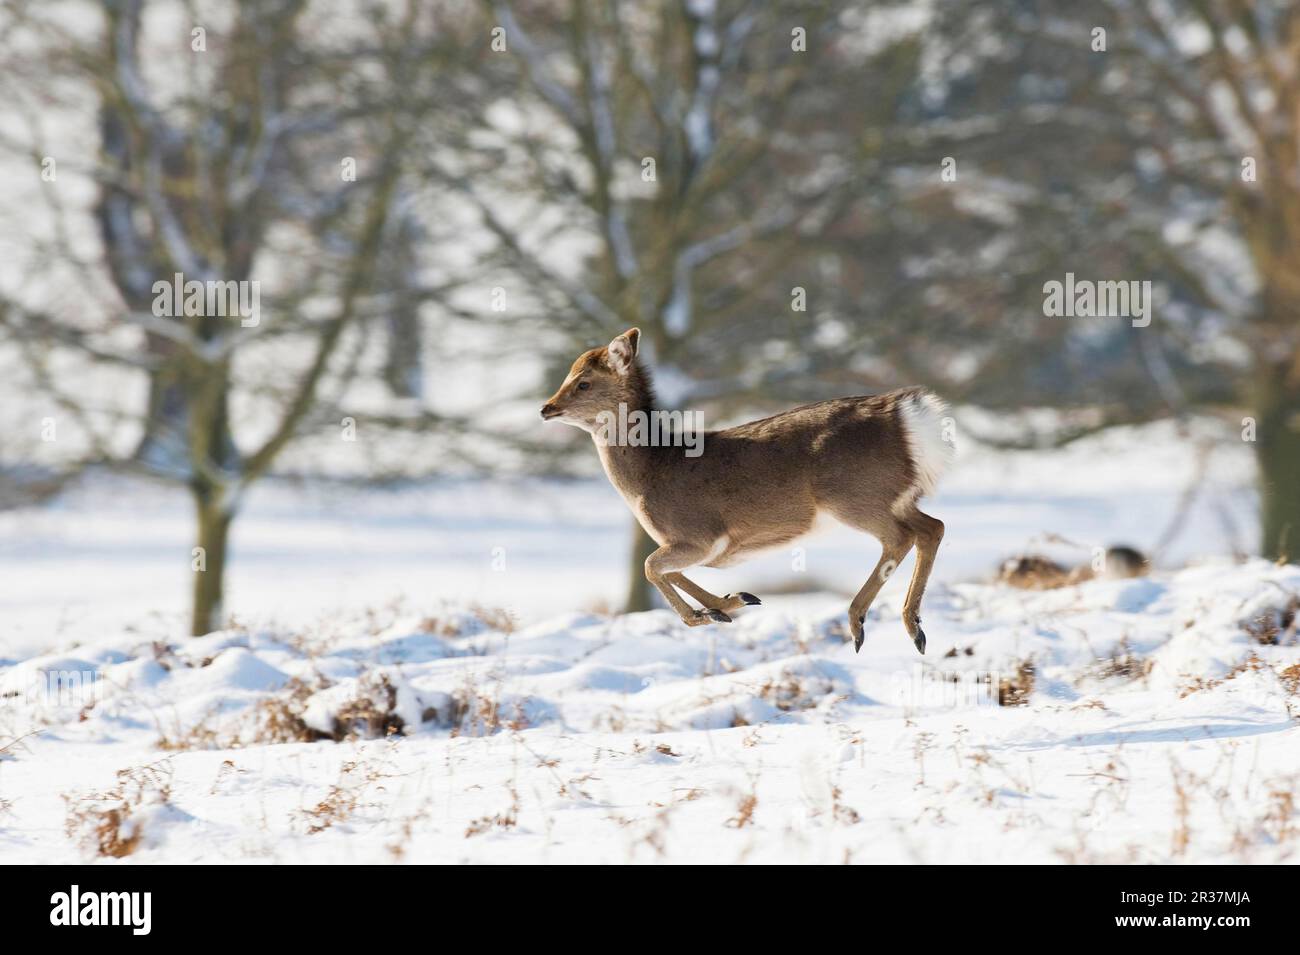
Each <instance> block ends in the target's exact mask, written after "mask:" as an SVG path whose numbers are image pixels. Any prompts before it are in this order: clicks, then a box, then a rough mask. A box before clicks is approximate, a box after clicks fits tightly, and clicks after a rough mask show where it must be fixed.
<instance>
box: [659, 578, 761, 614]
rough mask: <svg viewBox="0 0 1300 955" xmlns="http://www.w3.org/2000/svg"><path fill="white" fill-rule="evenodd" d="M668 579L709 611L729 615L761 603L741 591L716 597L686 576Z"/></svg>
mask: <svg viewBox="0 0 1300 955" xmlns="http://www.w3.org/2000/svg"><path fill="white" fill-rule="evenodd" d="M668 579H669V581H670V582H671V583H672V584H673V586H674V587H678V588H680V589H681V590H684V591H686V593H687V594H688V595H689V596H691V597H693V598H695V599H696V600H698V601H699V602H700V603H701V604H703V605H704V606H705V607H707V608H709V609H710V610H721V611H722V612H723V613H727V614H730V613H735V612H736V611H737V610H739V609H740V608H741V607H753V606H756V605H757V604H761V603H762V602H763V601H761V600H759V599H758V598H757V597H755V596H754V595H753V594H751V593H746V592H745V591H743V590H742V591H740V592H738V593H734V594H726V595H724V596H722V597H719V596H716V595H715V594H711V593H709V592H708V591H707V590H705V589H704V588H703V587H701V586H700V585H699V584H697V583H695V582H694V581H692V580H688V579H687V578H686V575H685V574H681V573H673V574H669V575H668Z"/></svg>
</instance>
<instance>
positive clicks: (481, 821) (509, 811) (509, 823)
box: [465, 785, 519, 839]
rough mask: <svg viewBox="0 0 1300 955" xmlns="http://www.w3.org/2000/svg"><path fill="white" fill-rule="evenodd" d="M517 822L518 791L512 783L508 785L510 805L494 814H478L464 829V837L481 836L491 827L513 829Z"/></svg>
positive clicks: (490, 829) (491, 828) (489, 830)
mask: <svg viewBox="0 0 1300 955" xmlns="http://www.w3.org/2000/svg"><path fill="white" fill-rule="evenodd" d="M518 824H519V791H518V790H517V789H515V787H514V786H513V785H511V787H510V805H509V806H508V807H507V808H506V810H505V811H504V812H499V813H497V814H496V815H494V816H480V817H479V818H478V819H475V820H474V821H473V822H471V823H470V824H469V826H468V827H467V828H466V829H465V838H466V839H469V838H470V837H471V836H481V835H482V834H483V833H485V832H491V831H492V830H493V829H513V828H514V827H515V826H517V825H518Z"/></svg>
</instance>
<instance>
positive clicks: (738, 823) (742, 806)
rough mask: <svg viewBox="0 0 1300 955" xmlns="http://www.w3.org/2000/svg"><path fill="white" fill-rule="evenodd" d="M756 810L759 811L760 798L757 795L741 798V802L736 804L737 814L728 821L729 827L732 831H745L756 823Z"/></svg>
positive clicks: (751, 794)
mask: <svg viewBox="0 0 1300 955" xmlns="http://www.w3.org/2000/svg"><path fill="white" fill-rule="evenodd" d="M756 809H758V796H757V795H756V794H755V793H752V792H751V793H747V794H746V795H744V796H741V797H740V802H739V803H737V804H736V814H735V815H734V816H732V817H731V818H730V819H728V820H727V825H728V826H730V827H731V828H732V829H744V828H745V827H746V826H747V825H749V824H750V823H751V822H753V821H754V811H755V810H756Z"/></svg>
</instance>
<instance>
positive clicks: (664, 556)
mask: <svg viewBox="0 0 1300 955" xmlns="http://www.w3.org/2000/svg"><path fill="white" fill-rule="evenodd" d="M707 553H708V551H707V549H706V548H702V547H695V546H691V545H685V544H665V545H664V546H663V547H660V548H659V549H658V550H657V551H655V552H654V553H653V554H651V555H650V556H649V557H647V558H646V560H645V577H646V580H648V581H650V583H652V584H654V585H655V587H657V588H658V589H659V592H660V593H661V594H663V595H664V599H665V600H667V601H668V606H670V607H672V608H673V609H674V610H675V611H677V616H679V617H681V618H682V623H684V624H686V626H688V627H699V626H702V625H704V624H706V623H713V622H717V623H730V622H731V618H730V617H728V616H727V615H726V614H725V613H723V612H722V611H721V610H717V609H714V608H711V607H709V608H705V609H704V610H696V609H695V608H693V607H692V606H691V605H690V604H688V603H687V602H686V601H685V600H683V599H682V595H681V594H679V593H678V592H677V591H676V590H674V589H673V586H672V584H671V583H670V582H669V579H670V578H672V577H675V576H679V575H678V574H677V572H678V571H679V570H681V569H682V568H685V567H690V566H691V565H692V564H695V563H698V562H699V561H700V559H701V558H703V557H704V556H706V555H707Z"/></svg>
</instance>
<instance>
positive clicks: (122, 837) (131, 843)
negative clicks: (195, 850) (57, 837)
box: [63, 763, 172, 859]
mask: <svg viewBox="0 0 1300 955" xmlns="http://www.w3.org/2000/svg"><path fill="white" fill-rule="evenodd" d="M171 783H172V771H171V767H170V765H167V764H163V763H151V764H149V765H147V766H137V767H134V768H131V769H123V770H119V771H118V773H117V782H116V783H115V784H114V785H113V788H112V789H109V790H108V791H107V792H91V793H83V794H80V795H75V796H74V795H66V794H65V795H64V797H63V801H64V804H65V805H66V807H67V817H66V820H65V822H64V832H65V833H66V834H67V836H68V838H69V839H71V840H73V841H74V842H75V843H77V844H78V845H79V846H81V847H82V848H83V849H85V850H86V851H87V852H89V853H92V854H94V855H97V856H107V857H108V858H112V859H121V858H123V857H124V856H129V855H130V854H131V853H133V852H135V850H136V849H137V848H138V847H139V845H140V842H141V840H142V839H143V837H144V828H143V825H142V822H141V820H140V818H139V814H140V813H141V812H142V811H143V810H145V809H147V808H148V807H157V806H166V805H168V804H169V803H170V802H171V795H172V788H171Z"/></svg>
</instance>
